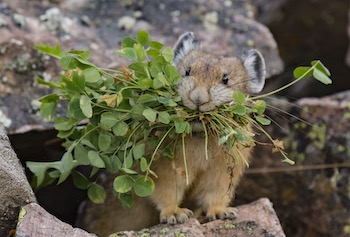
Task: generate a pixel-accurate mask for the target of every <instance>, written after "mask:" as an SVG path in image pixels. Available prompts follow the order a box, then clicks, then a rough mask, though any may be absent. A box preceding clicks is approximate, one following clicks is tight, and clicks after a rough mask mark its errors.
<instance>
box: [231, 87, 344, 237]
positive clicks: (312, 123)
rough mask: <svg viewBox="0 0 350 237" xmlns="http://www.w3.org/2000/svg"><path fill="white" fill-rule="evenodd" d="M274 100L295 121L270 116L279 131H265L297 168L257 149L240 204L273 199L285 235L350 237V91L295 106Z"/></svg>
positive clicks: (284, 116)
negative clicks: (281, 142) (258, 199)
mask: <svg viewBox="0 0 350 237" xmlns="http://www.w3.org/2000/svg"><path fill="white" fill-rule="evenodd" d="M273 101H275V100H272V101H269V104H270V105H274V106H277V107H278V108H280V109H283V110H284V111H285V112H286V113H292V114H293V115H292V116H293V117H290V116H289V115H287V114H281V111H277V110H274V111H270V113H269V116H270V117H271V118H272V119H273V120H274V121H275V122H276V123H277V124H278V126H277V125H271V126H268V127H267V128H266V129H267V130H268V132H269V134H271V136H272V137H273V138H274V139H279V140H281V141H283V143H284V146H285V148H286V152H287V154H288V156H289V158H291V159H292V160H294V161H295V162H296V164H295V165H288V164H286V163H282V162H281V155H280V154H279V153H272V152H271V147H269V146H257V147H256V150H255V151H254V152H253V165H252V166H251V168H250V169H248V170H247V172H246V175H245V176H244V178H243V179H242V182H241V184H240V185H239V187H238V190H237V197H243V196H244V199H243V200H241V201H240V203H246V202H248V201H250V200H255V199H256V198H258V197H261V196H266V197H269V199H271V201H272V202H273V203H274V207H275V209H276V212H277V213H278V216H279V218H280V220H281V223H282V225H283V227H284V231H285V233H286V235H287V236H293V237H303V236H306V235H307V236H308V237H327V236H339V237H345V236H349V234H350V222H349V220H350V212H349V208H350V193H349V187H350V180H349V176H350V163H349V156H350V148H349V147H350V134H349V131H350V106H349V105H350V91H345V92H342V93H338V94H334V95H332V96H327V97H323V98H304V99H301V100H298V101H296V102H295V103H294V104H290V103H283V102H281V101H278V103H276V102H275V103H273ZM257 139H258V140H259V141H261V142H267V139H266V138H264V137H259V138H257ZM252 190H254V192H252ZM238 199H239V198H238ZM236 201H237V202H239V200H237V199H236ZM344 220H346V221H344ZM315 223H322V225H315Z"/></svg>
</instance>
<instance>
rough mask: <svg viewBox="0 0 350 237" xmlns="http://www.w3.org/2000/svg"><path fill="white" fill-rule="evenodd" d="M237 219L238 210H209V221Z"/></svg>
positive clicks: (226, 208) (230, 208)
mask: <svg viewBox="0 0 350 237" xmlns="http://www.w3.org/2000/svg"><path fill="white" fill-rule="evenodd" d="M236 217H237V209H236V208H234V207H212V208H209V209H208V212H207V218H208V220H209V221H213V220H216V219H234V218H236Z"/></svg>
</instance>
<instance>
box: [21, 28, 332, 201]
mask: <svg viewBox="0 0 350 237" xmlns="http://www.w3.org/2000/svg"><path fill="white" fill-rule="evenodd" d="M121 44H122V49H121V50H118V51H117V54H118V55H119V56H122V57H126V58H128V59H130V60H131V61H132V63H131V64H130V65H129V66H128V67H120V68H119V69H118V70H111V69H106V68H101V67H98V66H96V65H94V64H92V63H91V62H90V61H89V60H88V59H89V56H90V52H89V51H78V50H70V51H62V50H61V48H60V47H59V46H58V45H56V46H54V47H51V46H48V45H38V46H37V47H36V48H37V49H38V50H39V51H41V52H43V53H46V54H49V55H51V56H53V57H55V58H57V59H59V61H60V64H61V67H62V68H63V69H64V70H65V72H64V73H62V74H61V75H60V79H59V80H57V81H45V80H43V79H40V78H38V79H37V81H38V82H39V83H40V84H43V85H46V86H49V87H50V88H53V89H54V93H52V94H48V95H46V96H43V97H42V98H41V99H40V102H41V107H40V112H41V114H42V115H43V116H44V118H45V119H46V120H48V121H50V120H53V119H55V122H54V127H55V129H57V130H58V135H57V136H58V137H59V138H62V139H64V140H65V142H64V143H63V145H64V147H65V148H66V152H65V154H64V155H63V157H62V159H61V160H60V161H55V162H27V166H28V168H29V169H30V170H31V171H32V172H33V173H34V179H33V183H34V186H35V187H43V186H45V185H48V184H51V183H52V182H54V181H56V180H58V184H59V183H62V182H63V181H65V180H66V179H67V177H68V176H69V175H71V176H72V177H73V181H74V184H75V185H76V186H77V187H78V188H81V189H86V190H87V193H88V196H89V198H90V199H91V200H92V201H93V202H95V203H101V202H103V201H104V199H105V197H106V193H105V191H104V189H103V187H102V186H100V185H99V184H98V183H97V181H96V179H97V177H98V176H97V175H96V173H97V172H98V171H99V170H100V169H107V170H108V171H109V172H111V173H115V174H116V178H115V180H114V183H113V186H114V190H115V191H116V192H117V193H119V197H120V199H121V200H122V202H124V204H126V205H129V204H130V202H131V201H130V193H131V191H132V190H133V191H134V192H135V194H136V195H138V196H140V197H145V196H148V195H150V194H151V193H152V192H153V190H154V182H153V178H154V177H157V174H155V173H154V172H153V171H152V162H153V161H154V159H156V158H158V157H162V158H164V159H173V158H174V154H175V152H176V149H177V147H179V146H182V148H184V146H185V143H184V138H185V137H186V136H188V135H190V134H191V122H192V121H201V122H202V125H203V131H204V135H205V140H206V142H205V147H204V149H205V150H206V151H207V149H208V136H209V135H214V136H216V137H217V139H218V143H219V144H221V145H223V146H226V147H228V148H231V147H233V146H238V145H240V146H242V145H243V146H254V145H255V140H254V133H252V132H251V131H250V129H249V126H248V125H249V124H252V125H253V126H255V127H256V128H257V129H258V130H259V131H262V132H263V133H265V134H266V136H268V137H269V139H270V140H271V143H272V144H273V146H274V147H275V149H277V150H278V151H280V152H281V154H282V155H283V157H284V161H285V162H288V163H293V161H291V160H290V159H289V158H288V157H287V155H286V153H285V152H284V151H283V144H281V142H280V141H275V140H273V139H272V138H271V137H270V136H269V134H268V133H267V132H266V131H265V130H264V129H263V125H269V124H270V123H271V121H270V120H269V119H268V118H267V117H266V116H265V115H264V112H265V108H266V102H265V101H264V100H261V98H263V97H265V96H268V95H271V94H274V93H277V92H278V91H280V90H282V89H284V87H283V88H280V89H278V90H276V91H273V92H270V93H268V94H265V95H260V96H256V97H249V96H247V95H245V94H243V93H242V92H239V91H237V92H235V93H234V94H233V95H232V96H233V102H232V103H229V104H225V105H222V106H221V107H219V108H217V109H215V110H213V111H209V112H199V111H193V110H190V109H188V108H186V107H185V106H183V105H182V104H181V98H180V97H179V95H178V94H177V92H176V85H177V83H178V82H179V80H181V77H180V76H179V74H178V72H177V69H176V68H175V67H174V66H173V65H172V61H173V59H174V52H173V50H172V49H171V48H169V47H165V48H164V47H163V44H161V43H159V42H156V41H151V40H150V39H149V35H148V33H147V32H145V31H140V32H138V34H137V37H136V39H134V38H131V37H125V38H124V39H123V40H122V43H121ZM311 75H313V76H314V77H315V78H316V79H318V80H320V81H321V82H323V83H326V84H329V83H331V80H330V79H329V75H330V73H329V71H328V69H327V68H326V67H325V66H324V65H323V64H322V63H321V62H320V61H313V62H312V64H311V67H299V68H297V69H296V70H295V71H294V76H295V77H296V80H294V81H293V82H292V83H290V84H288V85H286V86H285V87H288V86H290V85H292V84H294V83H296V82H298V81H299V80H301V79H302V78H305V77H309V76H311ZM59 103H63V104H64V105H67V113H66V116H64V117H59V116H55V115H56V108H57V105H58V104H59ZM206 158H207V159H208V157H206ZM236 159H244V157H236ZM184 160H185V162H186V157H185V154H184ZM78 166H91V167H92V169H91V173H90V175H89V177H86V176H84V175H83V174H82V173H81V172H79V171H77V170H76V168H77V167H78ZM136 167H137V168H136Z"/></svg>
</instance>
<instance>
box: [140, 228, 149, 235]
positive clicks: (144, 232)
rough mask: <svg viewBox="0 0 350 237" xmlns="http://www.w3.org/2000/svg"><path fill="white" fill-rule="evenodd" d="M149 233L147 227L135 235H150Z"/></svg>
mask: <svg viewBox="0 0 350 237" xmlns="http://www.w3.org/2000/svg"><path fill="white" fill-rule="evenodd" d="M150 236H151V233H150V232H149V229H148V228H145V229H142V230H140V231H138V232H137V237H150Z"/></svg>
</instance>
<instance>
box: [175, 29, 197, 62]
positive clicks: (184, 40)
mask: <svg viewBox="0 0 350 237" xmlns="http://www.w3.org/2000/svg"><path fill="white" fill-rule="evenodd" d="M200 45H201V44H200V42H199V41H198V40H196V39H195V38H194V34H193V32H186V33H184V34H183V35H181V36H180V37H179V39H178V40H177V42H176V44H175V46H174V55H175V56H174V62H173V64H174V65H177V64H178V63H179V62H180V60H181V59H182V58H183V57H185V56H186V55H187V54H188V53H189V52H191V51H192V50H194V49H198V48H200Z"/></svg>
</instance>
